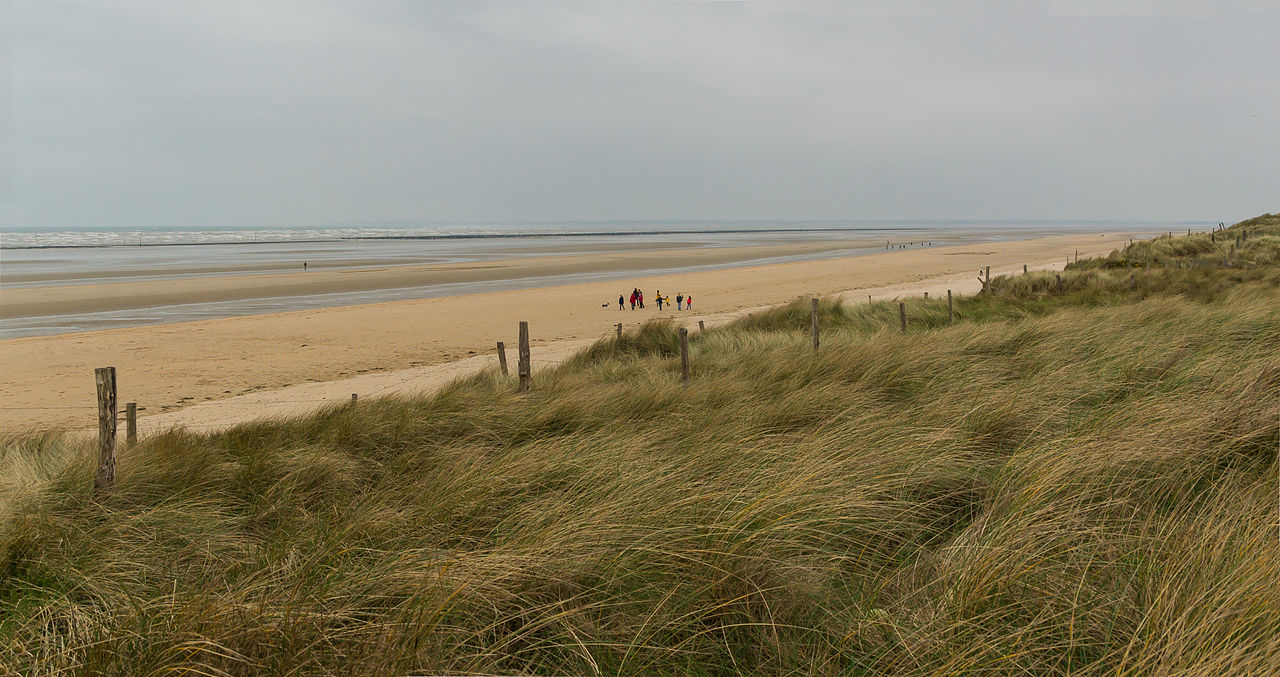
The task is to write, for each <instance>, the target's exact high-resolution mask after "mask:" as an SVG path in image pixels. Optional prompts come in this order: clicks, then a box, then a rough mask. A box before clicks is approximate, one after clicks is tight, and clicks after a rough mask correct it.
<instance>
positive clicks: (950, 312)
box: [947, 289, 956, 324]
mask: <svg viewBox="0 0 1280 677" xmlns="http://www.w3.org/2000/svg"><path fill="white" fill-rule="evenodd" d="M947 323H948V324H955V323H956V310H955V308H954V307H952V305H951V290H950V289H948V290H947Z"/></svg>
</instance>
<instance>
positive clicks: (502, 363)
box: [498, 341, 509, 376]
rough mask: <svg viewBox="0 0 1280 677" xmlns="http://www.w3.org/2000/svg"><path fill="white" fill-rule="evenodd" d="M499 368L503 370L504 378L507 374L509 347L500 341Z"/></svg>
mask: <svg viewBox="0 0 1280 677" xmlns="http://www.w3.org/2000/svg"><path fill="white" fill-rule="evenodd" d="M498 368H499V369H501V370H502V375H503V376H508V375H509V374H508V373H507V346H506V344H504V343H503V342H502V341H498Z"/></svg>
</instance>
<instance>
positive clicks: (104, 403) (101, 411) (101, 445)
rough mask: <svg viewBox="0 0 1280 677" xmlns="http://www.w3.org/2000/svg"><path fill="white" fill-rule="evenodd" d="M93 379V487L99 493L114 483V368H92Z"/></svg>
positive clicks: (109, 489)
mask: <svg viewBox="0 0 1280 677" xmlns="http://www.w3.org/2000/svg"><path fill="white" fill-rule="evenodd" d="M93 379H94V381H95V382H96V383H97V386H98V473H97V474H96V475H95V476H94V478H93V489H94V492H95V493H101V492H104V491H111V489H112V487H114V486H115V485H116V368H115V367H100V368H98V369H94V370H93Z"/></svg>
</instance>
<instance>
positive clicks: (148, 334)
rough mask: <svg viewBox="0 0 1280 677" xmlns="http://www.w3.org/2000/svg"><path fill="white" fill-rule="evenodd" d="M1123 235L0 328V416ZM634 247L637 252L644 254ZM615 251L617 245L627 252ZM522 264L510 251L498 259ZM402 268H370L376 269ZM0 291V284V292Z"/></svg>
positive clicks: (157, 414)
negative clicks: (327, 304) (276, 309)
mask: <svg viewBox="0 0 1280 677" xmlns="http://www.w3.org/2000/svg"><path fill="white" fill-rule="evenodd" d="M1127 238H1128V235H1120V234H1106V235H1099V234H1097V233H1093V234H1080V235H1067V236H1055V237H1046V238H1037V239H1030V240H1021V241H1011V242H991V243H983V244H968V245H960V246H954V247H931V248H915V249H909V250H901V251H891V252H885V253H883V254H874V255H869V256H857V257H849V258H841V259H829V260H819V261H805V262H798V263H784V264H775V265H766V266H755V267H744V268H733V269H726V270H715V271H703V272H691V273H681V274H672V275H662V276H657V277H637V278H635V279H627V280H622V281H613V282H592V283H583V284H574V285H565V286H556V287H545V288H539V289H527V290H517V291H505V292H493V293H487V294H472V295H463V296H449V297H440V298H429V299H419V300H412V301H396V302H390V303H376V304H368V305H359V306H346V307H339V308H328V309H322V310H305V311H297V312H289V313H277V314H271V315H253V316H245V317H234V318H227V319H219V320H208V321H202V322H187V323H180V324H168V325H152V326H145V327H133V328H126V329H112V330H106V331H97V332H83V333H76V334H63V335H57V336H40V337H33V338H20V339H11V340H7V341H3V342H0V374H3V379H2V382H0V402H2V403H3V404H0V429H3V430H8V431H13V430H30V429H36V428H51V427H55V428H67V429H73V430H84V429H86V428H89V427H92V426H94V425H96V413H95V412H96V405H95V394H94V380H93V369H94V368H95V367H101V366H108V365H111V366H115V367H117V369H118V389H119V401H120V402H121V403H122V405H121V409H122V410H123V403H124V402H130V401H136V402H138V405H139V410H140V421H141V422H140V425H141V427H142V428H143V430H144V431H147V430H153V429H157V428H165V427H168V426H170V425H174V424H185V425H190V426H192V427H193V428H197V429H198V428H202V427H203V428H213V427H221V426H225V425H228V424H230V423H234V422H237V421H244V420H250V419H253V418H257V417H260V416H269V415H279V414H291V413H303V412H305V411H308V410H311V409H314V408H316V407H318V406H322V405H323V404H324V402H326V401H329V402H338V401H349V399H350V394H351V393H352V392H357V393H360V395H361V397H369V396H376V395H378V394H383V395H385V394H393V393H397V394H398V393H408V392H415V391H421V390H426V389H430V388H431V387H435V386H438V385H439V384H441V383H443V382H447V381H448V380H450V379H452V378H456V377H457V376H461V375H465V374H467V373H472V372H474V371H475V370H478V369H481V368H483V367H485V366H487V365H489V364H492V363H493V362H494V358H493V357H492V353H493V350H494V346H495V342H496V341H504V342H506V344H507V346H508V347H509V350H508V357H509V359H510V361H511V363H512V371H513V372H514V368H515V365H514V363H515V345H516V334H517V326H518V322H519V321H520V320H527V321H528V322H529V325H530V334H531V337H532V344H533V353H534V356H535V367H538V366H545V365H547V364H552V363H555V362H556V361H558V360H560V359H563V358H564V357H567V356H568V355H570V354H572V353H573V352H574V351H575V350H577V349H578V348H580V347H582V346H585V345H587V344H589V343H590V342H591V341H593V340H595V339H598V338H600V337H604V336H607V335H609V334H610V333H611V332H612V331H613V330H614V329H613V327H614V325H615V323H618V322H623V323H624V324H625V325H626V326H627V327H634V326H636V325H638V324H639V323H641V322H643V321H645V320H648V319H652V318H654V317H678V318H682V319H683V321H685V322H687V323H689V324H691V325H695V326H696V323H697V321H698V320H699V319H702V320H704V321H708V324H709V325H711V326H714V325H715V324H717V323H721V322H724V321H727V320H729V319H732V318H733V317H735V316H737V315H739V314H741V313H744V312H749V310H750V309H752V308H758V307H763V306H770V305H775V304H778V303H784V302H787V301H790V300H792V299H794V298H796V297H799V296H829V295H834V294H845V295H846V296H847V298H849V299H851V300H854V301H857V300H865V297H866V295H867V294H868V293H871V294H876V295H877V298H891V297H892V296H895V295H905V294H915V293H920V292H921V291H925V290H928V291H931V292H932V294H941V295H945V292H946V289H953V290H957V291H961V292H965V293H971V292H972V291H973V290H974V289H975V288H976V287H977V284H978V283H977V282H976V280H975V278H976V275H977V271H978V269H979V268H980V267H981V266H991V268H992V274H993V275H995V274H998V273H1000V272H1021V269H1022V265H1024V264H1027V265H1029V266H1031V267H1032V268H1033V269H1044V268H1056V269H1060V268H1061V267H1062V265H1063V264H1064V263H1065V262H1066V261H1067V259H1068V258H1069V257H1071V256H1072V255H1073V253H1074V252H1075V251H1077V250H1078V251H1079V253H1080V255H1081V256H1092V255H1098V254H1106V253H1107V252H1110V251H1111V250H1112V249H1115V248H1116V247H1118V246H1120V245H1121V244H1122V243H1123V242H1125V241H1126V240H1127ZM703 251H705V250H694V251H693V252H674V251H673V252H668V253H665V254H662V255H661V257H662V265H664V266H666V267H671V266H679V265H693V264H692V263H690V264H685V263H682V262H683V261H686V260H689V259H686V258H684V256H685V255H686V254H691V253H693V254H697V253H698V252H703ZM637 255H640V256H645V257H649V256H653V253H652V252H648V253H644V254H638V253H637ZM618 256H620V257H623V259H625V256H626V255H625V254H619V255H618ZM562 258H564V257H562ZM567 258H572V257H567ZM594 258H595V257H593V259H594ZM695 258H696V257H695ZM520 263H521V262H520V261H518V260H516V261H510V262H503V265H511V266H519V265H520ZM582 263H585V262H582ZM637 263H638V262H635V261H631V262H628V263H627V264H626V265H627V267H631V266H632V265H636V264H637ZM567 264H568V262H566V261H560V262H559V265H567ZM450 265H463V266H465V265H468V264H450ZM476 265H478V266H485V265H492V262H490V263H480V264H476ZM534 265H547V264H545V262H534ZM591 265H595V263H591ZM400 270H403V269H394V268H391V269H379V270H378V271H377V274H379V275H382V274H396V273H397V272H398V271H400ZM510 273H511V271H507V274H510ZM335 274H337V273H335ZM410 274H415V273H414V271H410ZM270 277H272V278H274V277H275V276H270ZM357 277H358V276H357ZM255 278H257V279H259V280H260V281H261V280H262V277H261V276H242V277H233V278H219V279H226V280H229V282H228V283H229V284H232V285H248V286H252V280H253V279H255ZM208 283H209V280H208V279H194V280H174V281H166V282H165V283H164V284H165V285H166V289H165V293H166V294H169V295H173V298H179V299H180V298H198V297H199V295H200V294H201V290H202V288H203V287H204V286H205V285H207V284H208ZM136 284H137V285H143V286H144V291H145V289H148V288H150V287H149V285H152V284H154V283H153V282H139V283H136ZM84 286H93V287H99V288H102V287H108V288H110V291H111V293H112V294H119V295H126V296H127V295H128V294H129V293H130V283H113V284H110V285H84ZM406 286H407V285H406ZM632 287H639V288H641V289H643V290H644V291H645V297H646V305H647V306H648V307H647V308H646V309H645V310H644V311H639V310H637V311H631V310H630V309H627V310H624V311H619V310H618V309H617V308H618V306H617V299H618V295H619V294H620V293H623V292H626V291H629V290H630V289H631V288H632ZM42 289H45V290H46V291H47V292H48V293H55V292H56V290H57V289H64V290H68V291H67V292H66V293H67V294H69V295H70V298H69V299H68V300H67V301H66V302H67V303H74V302H81V301H82V300H83V296H77V295H84V294H86V292H85V290H83V289H80V288H78V287H76V286H73V287H49V288H42ZM658 289H661V290H662V291H663V294H664V295H669V296H671V297H672V298H674V297H675V295H676V294H677V293H686V294H692V295H693V297H694V308H695V309H694V310H693V311H692V312H690V311H685V312H683V313H681V312H678V311H675V310H670V311H665V310H664V311H663V312H662V313H659V312H658V311H657V309H656V305H655V304H653V303H652V298H653V297H654V296H655V295H656V290H658ZM15 291H18V290H15ZM99 291H101V289H99ZM7 295H8V292H6V296H7ZM184 295H185V296H184ZM8 302H9V299H8V298H6V299H5V304H6V305H7V304H8ZM49 302H50V303H53V302H55V301H49ZM601 304H608V307H607V308H602V307H601Z"/></svg>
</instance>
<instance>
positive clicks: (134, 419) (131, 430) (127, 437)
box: [124, 402, 138, 444]
mask: <svg viewBox="0 0 1280 677" xmlns="http://www.w3.org/2000/svg"><path fill="white" fill-rule="evenodd" d="M124 441H125V442H128V443H129V444H137V443H138V403H137V402H129V403H127V404H125V405H124Z"/></svg>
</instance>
